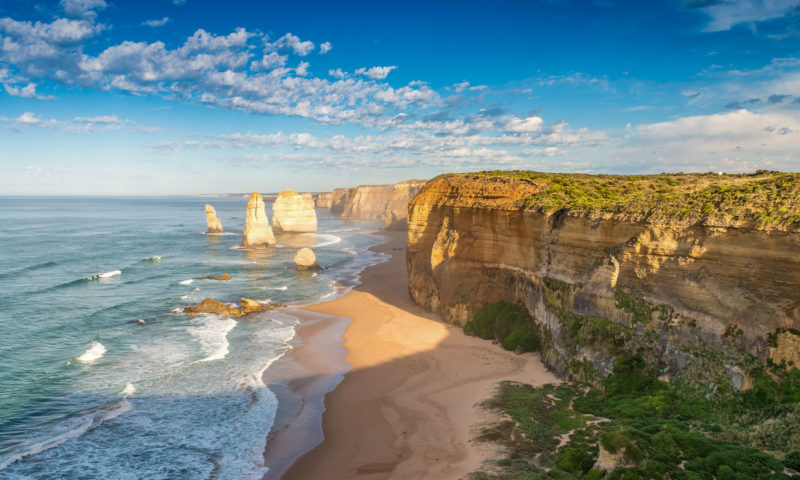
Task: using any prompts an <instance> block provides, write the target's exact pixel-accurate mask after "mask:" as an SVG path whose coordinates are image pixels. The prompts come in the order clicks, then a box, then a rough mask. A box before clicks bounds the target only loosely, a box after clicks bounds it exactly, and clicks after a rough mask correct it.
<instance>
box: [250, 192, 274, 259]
mask: <svg viewBox="0 0 800 480" xmlns="http://www.w3.org/2000/svg"><path fill="white" fill-rule="evenodd" d="M272 245H275V235H273V234H272V227H270V226H269V220H268V219H267V212H266V210H265V208H264V199H263V198H262V197H261V194H259V193H257V192H253V194H252V195H250V200H249V201H248V202H247V217H246V218H245V226H244V233H243V235H242V246H243V247H251V248H252V247H270V246H272Z"/></svg>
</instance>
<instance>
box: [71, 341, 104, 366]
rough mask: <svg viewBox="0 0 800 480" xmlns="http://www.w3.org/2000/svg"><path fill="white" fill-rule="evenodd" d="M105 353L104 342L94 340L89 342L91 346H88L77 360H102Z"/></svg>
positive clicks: (87, 361)
mask: <svg viewBox="0 0 800 480" xmlns="http://www.w3.org/2000/svg"><path fill="white" fill-rule="evenodd" d="M105 354H106V347H104V346H103V344H102V343H100V342H98V341H92V343H90V344H89V348H87V349H86V351H85V352H83V353H82V354H81V356H79V357H78V358H76V360H78V361H79V362H84V363H90V362H94V361H95V360H100V359H101V358H103V355H105Z"/></svg>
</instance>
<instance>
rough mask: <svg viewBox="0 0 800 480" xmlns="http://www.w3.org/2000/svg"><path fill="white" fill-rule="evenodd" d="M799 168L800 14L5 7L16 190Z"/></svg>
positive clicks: (701, 8) (470, 4) (185, 189)
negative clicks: (523, 172) (486, 173)
mask: <svg viewBox="0 0 800 480" xmlns="http://www.w3.org/2000/svg"><path fill="white" fill-rule="evenodd" d="M798 153H800V0H648V1H644V2H643V1H616V0H585V1H577V0H574V1H573V0H527V1H502V0H495V1H492V2H488V1H470V0H461V1H454V0H453V1H451V0H441V1H430V0H428V1H425V2H416V1H404V2H389V1H374V0H373V1H342V2H330V1H319V2H318V1H311V0H307V1H293V2H275V1H265V0H262V1H242V0H227V1H226V2H218V1H204V0H151V1H121V0H60V1H50V2H31V1H29V0H0V195H72V194H78V195H95V194H97V195H110V194H117V195H162V194H192V193H222V192H248V191H254V190H257V191H261V192H276V191H281V190H283V189H286V188H293V189H295V190H298V191H327V190H330V189H332V188H335V187H348V186H354V185H359V184H385V183H394V182H398V181H401V180H405V179H411V178H419V179H426V178H432V177H434V176H436V175H439V174H441V173H448V172H470V171H479V170H490V169H504V170H512V169H527V170H539V171H557V172H586V173H623V174H633V173H637V174H638V173H660V172H707V171H714V172H718V171H725V172H752V171H755V170H757V169H770V170H782V171H798V170H800V157H798Z"/></svg>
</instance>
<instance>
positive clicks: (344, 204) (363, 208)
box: [317, 180, 426, 230]
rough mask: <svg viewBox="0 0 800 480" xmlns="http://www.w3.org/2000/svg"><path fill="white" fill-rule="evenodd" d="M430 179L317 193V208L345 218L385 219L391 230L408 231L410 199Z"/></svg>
mask: <svg viewBox="0 0 800 480" xmlns="http://www.w3.org/2000/svg"><path fill="white" fill-rule="evenodd" d="M425 182H426V180H406V181H403V182H400V183H397V184H394V185H360V186H358V187H351V188H336V189H334V190H333V191H332V192H329V193H318V194H317V208H329V209H330V211H331V213H333V214H334V215H339V216H340V217H342V218H352V219H358V220H381V221H382V222H383V226H384V227H385V228H388V229H390V230H404V229H405V228H406V217H407V216H408V202H409V201H411V199H412V198H414V195H416V194H417V193H418V192H419V191H420V189H421V188H422V186H423V185H424V184H425Z"/></svg>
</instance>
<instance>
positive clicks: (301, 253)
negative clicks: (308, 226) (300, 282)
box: [294, 248, 322, 270]
mask: <svg viewBox="0 0 800 480" xmlns="http://www.w3.org/2000/svg"><path fill="white" fill-rule="evenodd" d="M294 263H295V264H297V269H298V270H320V269H321V268H322V267H320V266H319V265H318V264H317V256H316V255H314V251H313V250H311V249H310V248H301V249H300V250H298V251H297V254H296V255H295V256H294Z"/></svg>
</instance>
